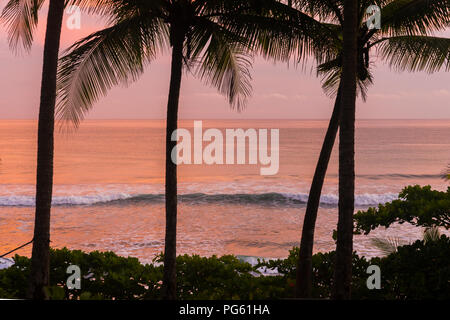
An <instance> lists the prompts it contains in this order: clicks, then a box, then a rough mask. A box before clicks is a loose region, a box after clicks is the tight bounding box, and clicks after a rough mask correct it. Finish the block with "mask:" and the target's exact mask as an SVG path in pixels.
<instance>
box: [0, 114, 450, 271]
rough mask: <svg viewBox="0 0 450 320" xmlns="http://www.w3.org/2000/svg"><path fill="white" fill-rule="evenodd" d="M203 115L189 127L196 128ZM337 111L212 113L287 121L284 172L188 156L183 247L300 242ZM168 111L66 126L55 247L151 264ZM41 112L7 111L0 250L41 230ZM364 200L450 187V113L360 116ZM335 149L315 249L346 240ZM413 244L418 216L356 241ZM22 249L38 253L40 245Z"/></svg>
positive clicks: (183, 177) (363, 250)
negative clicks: (447, 176)
mask: <svg viewBox="0 0 450 320" xmlns="http://www.w3.org/2000/svg"><path fill="white" fill-rule="evenodd" d="M193 123H194V121H193V120H183V121H181V122H180V128H187V129H190V130H192V126H193ZM327 125H328V121H325V120H317V121H313V120H276V121H273V120H272V121H267V120H263V121H261V120H254V121H236V120H204V121H203V127H204V128H205V129H207V128H217V129H219V130H222V131H224V130H225V129H235V128H244V129H247V128H255V129H279V139H280V140H279V160H280V161H279V171H278V173H277V174H276V175H272V176H270V175H268V176H262V175H260V166H259V165H249V164H246V165H236V164H235V165H215V164H214V165H207V164H192V165H180V166H179V172H178V176H179V194H180V196H179V213H178V214H179V220H178V221H179V222H178V254H194V253H195V254H199V255H203V256H210V255H224V254H235V255H245V256H258V257H265V258H278V257H286V256H287V255H288V252H289V249H291V248H292V247H293V246H296V245H298V244H299V240H300V234H301V227H302V221H303V216H304V212H305V204H306V201H307V198H308V191H309V187H310V183H311V179H312V175H313V173H314V168H315V165H316V161H317V158H318V155H319V152H320V148H321V145H322V139H323V137H324V134H325V131H326V128H327ZM164 126H165V121H163V120H136V121H135V120H102V121H99V120H88V121H85V122H83V123H82V125H81V127H80V128H79V129H77V130H72V131H70V132H67V131H61V132H59V133H58V134H57V136H56V145H55V176H54V182H55V186H54V200H53V203H54V207H53V209H52V229H51V241H52V242H51V245H52V246H53V247H56V248H61V247H68V248H70V249H80V250H85V251H92V250H101V251H105V250H112V251H114V252H116V253H117V254H119V255H123V256H135V257H138V258H139V259H140V260H141V261H142V262H150V261H152V259H153V258H154V257H155V256H156V255H157V254H158V253H160V252H161V251H163V248H164V228H165V218H164V196H163V193H164V155H165V152H164V134H165V129H164ZM36 131H37V123H36V121H31V120H30V121H28V120H0V254H2V253H4V252H6V251H9V250H10V249H12V248H15V247H17V246H19V245H21V244H23V243H26V242H28V241H29V240H30V239H31V238H32V232H33V215H34V208H33V203H34V189H35V186H34V181H35V168H36V164H35V161H36ZM356 135H357V143H356V175H357V178H356V207H357V208H356V210H364V209H366V208H368V207H369V206H376V205H378V204H379V203H385V202H387V201H391V200H393V199H396V198H397V196H398V193H399V192H400V191H401V190H402V188H403V187H404V186H407V185H415V184H419V185H431V186H432V187H433V188H435V189H438V190H445V189H446V188H447V187H448V182H446V181H444V180H443V179H442V178H441V174H442V172H443V171H444V170H445V169H446V168H447V166H448V164H449V163H450V120H360V121H358V122H357V131H356ZM337 155H338V153H337V148H335V151H334V152H333V155H332V158H331V163H330V167H329V171H328V175H327V179H326V181H325V186H324V190H323V196H322V199H321V207H320V209H319V215H318V221H317V229H316V236H315V247H314V250H315V251H316V252H317V251H322V252H324V251H329V250H333V249H334V247H335V244H334V241H333V239H332V231H333V229H336V222H337V203H338V196H337V189H338V161H337ZM374 237H381V238H388V237H391V238H398V239H400V240H402V241H405V242H412V241H414V240H416V239H419V238H421V237H422V230H421V229H420V228H417V227H413V226H410V225H408V224H403V225H395V226H393V227H391V228H389V229H384V228H380V229H377V230H375V231H373V232H372V233H370V234H369V235H368V236H364V235H358V236H355V241H354V248H355V250H356V251H357V252H358V253H359V254H361V255H365V256H375V255H379V254H380V252H379V251H378V249H377V248H376V247H375V246H374V245H373V243H372V240H371V239H372V238H374ZM18 253H19V254H22V255H27V256H29V255H30V254H31V247H30V246H28V247H25V248H23V249H21V250H20V251H19V252H18Z"/></svg>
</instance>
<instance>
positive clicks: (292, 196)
mask: <svg viewBox="0 0 450 320" xmlns="http://www.w3.org/2000/svg"><path fill="white" fill-rule="evenodd" d="M178 199H179V201H180V202H181V203H187V204H193V205H195V204H208V203H222V204H245V205H274V206H298V205H302V204H303V205H304V204H306V203H307V201H308V194H305V193H277V192H272V193H260V194H205V193H190V194H180V195H178ZM394 199H397V194H394V193H383V194H369V193H365V194H357V195H355V205H356V206H374V205H378V204H379V203H386V202H389V201H392V200H394ZM34 201H35V200H34V197H33V196H25V195H15V196H0V207H32V206H34ZM162 202H164V195H163V194H125V193H117V194H110V195H104V194H93V195H80V196H55V197H53V201H52V203H53V205H54V206H93V205H132V204H136V203H141V204H145V203H148V204H151V203H162ZM338 203H339V197H338V196H337V195H335V194H325V195H322V197H321V198H320V204H321V205H322V206H330V207H335V206H337V205H338Z"/></svg>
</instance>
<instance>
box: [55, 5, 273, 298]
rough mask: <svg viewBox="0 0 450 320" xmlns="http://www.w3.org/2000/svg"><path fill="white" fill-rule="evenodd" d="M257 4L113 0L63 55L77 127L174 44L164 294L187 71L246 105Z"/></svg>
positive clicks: (166, 294) (171, 254) (169, 273)
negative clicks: (95, 27)
mask: <svg viewBox="0 0 450 320" xmlns="http://www.w3.org/2000/svg"><path fill="white" fill-rule="evenodd" d="M252 2H255V3H260V2H261V1H250V2H249V1H233V2H230V1H225V0H223V1H217V0H214V1H211V0H209V1H208V0H196V1H190V0H155V1H139V0H134V1H133V0H118V1H114V4H115V6H114V9H112V10H109V11H108V12H107V13H106V16H107V17H108V23H109V27H107V28H105V29H104V30H101V31H98V32H96V33H94V34H92V35H90V36H88V37H86V38H84V39H82V40H80V41H79V42H77V43H75V44H74V45H73V46H72V47H71V48H70V49H69V50H68V52H67V54H66V55H65V56H64V57H63V58H62V59H61V69H60V72H59V97H60V100H59V104H58V106H57V110H58V115H59V117H61V119H64V120H70V121H72V122H73V123H74V124H75V125H77V124H78V123H79V122H80V121H81V119H83V117H84V115H85V113H86V112H88V111H89V109H90V108H91V107H92V105H93V103H94V102H95V101H97V100H98V99H99V97H100V96H101V95H105V94H106V93H107V91H108V90H109V89H110V88H111V87H112V86H114V85H117V84H119V83H123V82H130V81H134V80H136V79H137V78H138V77H139V76H140V75H141V74H142V73H143V72H144V68H145V67H146V66H147V65H148V64H149V63H150V62H152V61H153V60H154V59H155V58H156V57H157V55H158V54H159V53H161V52H164V51H166V50H171V54H172V60H171V76H170V88H169V97H168V103H167V123H166V164H165V167H166V169H165V197H166V232H165V251H164V277H163V298H164V299H175V298H176V227H177V166H176V164H175V163H174V162H173V161H172V158H171V154H172V150H174V148H175V147H176V141H173V140H172V135H173V133H174V131H175V130H176V129H177V127H178V108H179V96H180V87H181V82H182V74H183V69H185V70H187V71H190V72H192V73H193V74H194V75H196V76H198V77H200V78H201V79H203V80H204V81H205V82H206V83H207V84H209V85H212V86H214V87H216V88H217V89H218V90H219V91H220V92H221V93H222V94H224V95H226V96H227V97H228V101H229V103H230V104H231V105H232V106H233V107H235V108H237V109H241V108H242V107H243V106H244V105H245V100H246V98H247V97H248V96H249V95H250V92H251V85H250V71H249V69H250V67H251V57H250V56H249V54H248V51H250V46H251V45H250V44H251V41H249V39H250V38H252V37H253V39H254V38H255V37H257V36H258V35H257V29H256V27H255V25H256V24H255V23H254V22H252V20H258V19H259V20H261V19H262V20H264V19H263V18H261V17H262V15H261V16H258V15H256V14H254V11H255V9H254V6H253V5H254V3H252ZM266 2H274V3H276V2H275V1H266ZM263 8H264V7H260V11H263V10H264V9H263ZM244 16H245V17H246V18H249V20H245V19H244V18H243V17H244ZM244 21H248V22H245V23H244ZM262 23H263V24H264V23H265V24H266V26H267V28H266V29H267V32H270V31H269V29H270V28H269V27H270V26H271V25H270V24H269V23H268V22H267V21H266V20H264V21H262ZM244 34H245V35H246V37H244Z"/></svg>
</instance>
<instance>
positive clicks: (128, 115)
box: [0, 0, 450, 120]
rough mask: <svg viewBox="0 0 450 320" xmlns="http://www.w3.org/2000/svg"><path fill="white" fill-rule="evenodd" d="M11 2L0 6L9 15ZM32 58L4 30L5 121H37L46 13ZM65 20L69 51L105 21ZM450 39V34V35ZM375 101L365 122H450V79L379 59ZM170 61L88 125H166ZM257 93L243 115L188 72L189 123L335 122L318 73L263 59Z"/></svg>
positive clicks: (0, 98)
mask: <svg viewBox="0 0 450 320" xmlns="http://www.w3.org/2000/svg"><path fill="white" fill-rule="evenodd" d="M5 3H6V0H1V1H0V8H3V6H4V4H5ZM42 11H43V12H42V13H41V16H40V24H39V26H38V29H37V32H36V36H35V42H34V45H33V47H32V50H31V51H30V52H29V53H21V54H19V55H15V54H14V53H13V52H11V51H10V50H9V48H8V43H7V37H6V30H5V29H4V28H3V27H0V72H1V76H0V88H1V90H2V94H1V95H0V119H36V118H37V114H38V107H39V91H40V80H41V72H42V53H43V43H44V31H45V16H46V8H44V10H42ZM68 16H69V15H68V14H66V15H65V21H64V22H63V31H62V43H61V49H65V48H67V47H68V46H69V45H70V44H72V43H73V42H74V41H75V40H77V39H80V38H81V37H82V36H86V35H88V34H90V33H91V32H94V31H96V30H99V29H100V28H102V26H103V23H102V22H101V21H99V20H98V18H93V17H88V16H86V15H82V16H81V29H79V30H70V29H69V28H68V27H67V18H68ZM443 35H444V36H447V37H450V30H448V31H447V32H444V33H443ZM372 62H373V63H374V68H373V70H374V79H375V83H374V85H372V86H371V87H370V89H369V95H368V100H367V101H366V102H363V101H362V100H361V99H358V101H357V118H358V119H450V73H449V72H438V73H435V74H431V75H430V74H427V73H425V72H418V73H408V72H403V73H399V72H397V71H395V70H391V69H390V68H389V66H387V65H386V64H385V63H384V62H382V61H381V60H379V59H375V60H374V61H372ZM169 75H170V59H169V56H167V55H163V56H161V57H160V58H158V59H157V60H155V61H154V62H153V63H152V64H151V65H149V66H148V67H147V69H146V72H145V74H144V75H143V76H142V77H141V78H140V79H139V80H138V81H137V82H135V83H132V84H131V85H130V86H128V87H127V88H124V87H117V88H114V89H112V90H111V91H110V92H109V94H108V95H107V96H106V97H104V98H102V99H101V100H100V101H99V102H98V103H96V104H95V105H94V107H93V109H92V111H91V112H90V113H89V115H88V117H87V118H88V119H164V118H165V110H166V104H167V94H168V87H169ZM252 78H253V81H252V87H253V94H252V97H251V98H250V99H249V101H248V104H247V107H246V108H245V110H243V111H242V112H237V111H235V110H232V109H231V108H230V106H229V105H228V103H227V100H226V98H225V97H223V96H221V95H220V94H218V93H217V91H216V90H215V89H214V88H211V87H208V86H207V85H205V84H204V83H202V82H201V81H200V80H198V79H196V78H194V77H193V76H192V75H190V74H187V73H185V74H184V78H183V82H182V89H181V100H180V111H179V113H180V118H181V119H195V120H202V119H328V118H329V117H330V115H331V112H332V108H333V103H334V101H333V99H332V98H330V97H327V96H326V95H325V94H324V92H323V91H322V89H321V82H320V79H318V78H317V77H316V75H315V72H314V69H313V66H309V67H307V68H296V67H295V66H292V65H291V66H288V65H287V64H285V63H273V62H271V61H265V60H263V59H262V58H259V57H256V58H255V60H254V64H253V69H252Z"/></svg>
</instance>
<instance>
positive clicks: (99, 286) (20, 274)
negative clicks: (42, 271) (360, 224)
mask: <svg viewBox="0 0 450 320" xmlns="http://www.w3.org/2000/svg"><path fill="white" fill-rule="evenodd" d="M298 253H299V249H298V248H294V249H292V250H291V251H290V254H289V256H288V257H287V258H286V259H279V260H274V261H259V263H258V264H257V265H256V266H253V267H252V266H251V265H250V264H248V263H246V262H242V261H240V260H238V259H237V258H236V257H234V256H223V257H220V258H218V257H216V256H213V257H210V258H205V257H200V256H197V255H194V256H187V255H184V256H179V257H178V258H177V281H178V298H179V299H182V300H190V299H192V300H194V299H226V300H231V299H250V300H251V299H283V298H292V297H293V296H294V284H295V272H296V265H297V259H298ZM50 257H51V261H50V265H51V273H50V287H49V288H48V292H49V295H50V297H51V298H53V299H159V298H160V289H161V283H162V275H163V272H162V271H163V270H162V266H161V264H160V263H159V262H161V261H162V256H159V257H157V259H155V260H154V263H153V264H146V265H143V264H141V263H139V261H138V259H136V258H124V257H119V256H117V255H116V254H114V253H113V252H98V251H94V252H91V253H84V252H82V251H78V250H73V251H71V250H68V249H66V248H64V249H60V250H51V256H50ZM334 259H335V252H328V253H317V254H315V255H314V256H313V260H312V264H313V297H314V298H321V299H327V298H329V297H330V293H331V288H332V285H333V270H334ZM14 261H15V264H14V265H13V266H12V267H10V268H8V269H4V270H0V298H24V297H25V296H26V289H27V283H28V276H29V268H30V259H28V258H26V257H21V256H18V255H16V256H15V257H14ZM71 264H75V265H78V266H79V267H80V269H81V271H82V283H81V286H82V289H81V290H68V289H67V287H66V284H65V281H66V279H67V277H68V276H69V275H68V274H66V269H67V267H68V266H69V265H71ZM370 265H378V266H379V267H380V269H381V278H382V281H381V283H382V288H381V290H369V289H368V288H367V285H366V281H367V278H368V276H369V275H368V274H367V273H366V270H367V268H368V266H370ZM264 268H266V269H275V268H276V269H277V270H278V273H279V275H275V276H263V275H262V274H261V273H260V271H259V270H261V269H264ZM449 280H450V238H448V237H446V236H442V237H441V238H440V239H438V240H437V241H428V242H426V243H425V242H424V241H416V242H415V243H413V244H412V245H406V246H402V247H399V248H398V250H397V252H394V253H392V254H390V255H389V256H387V257H384V258H378V257H377V258H372V259H370V260H367V259H365V258H364V257H358V256H357V255H356V254H354V255H353V280H352V297H353V298H354V299H449V298H450V281H449Z"/></svg>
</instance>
